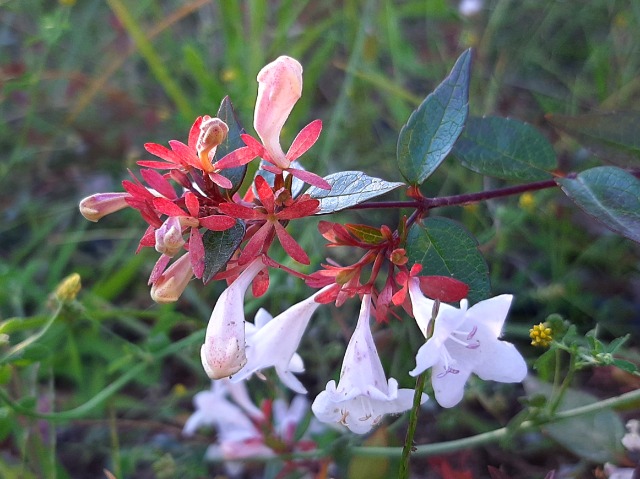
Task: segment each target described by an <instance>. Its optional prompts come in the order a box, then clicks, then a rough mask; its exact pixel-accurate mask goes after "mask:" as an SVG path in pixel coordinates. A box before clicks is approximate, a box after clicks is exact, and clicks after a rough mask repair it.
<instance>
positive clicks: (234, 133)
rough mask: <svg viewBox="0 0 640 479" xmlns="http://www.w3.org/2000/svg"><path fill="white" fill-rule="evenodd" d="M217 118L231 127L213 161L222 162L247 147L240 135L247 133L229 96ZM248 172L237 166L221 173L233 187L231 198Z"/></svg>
mask: <svg viewBox="0 0 640 479" xmlns="http://www.w3.org/2000/svg"><path fill="white" fill-rule="evenodd" d="M217 117H218V118H220V119H221V120H222V121H224V122H225V123H226V124H227V126H228V127H229V133H228V134H227V139H226V140H225V141H223V142H222V143H221V144H220V145H218V149H217V150H216V156H215V158H214V160H213V161H214V162H216V161H218V160H221V159H222V158H224V156H225V155H227V154H229V153H231V152H232V151H235V150H237V149H238V148H242V147H243V146H245V144H244V142H243V141H242V139H241V138H240V135H241V134H243V133H244V132H245V131H244V129H243V128H242V126H241V125H240V122H239V121H238V118H237V117H236V113H235V111H234V110H233V105H232V104H231V100H229V97H228V96H225V97H224V99H223V100H222V103H221V104H220V108H219V109H218V113H217ZM246 172H247V165H242V166H237V167H236V168H228V169H226V170H222V171H221V172H220V174H221V175H222V176H224V177H226V178H228V179H229V181H231V184H232V185H233V186H232V187H231V189H230V190H229V196H232V195H233V194H234V193H235V192H236V191H237V190H238V188H240V185H241V184H242V180H244V175H245V174H246Z"/></svg>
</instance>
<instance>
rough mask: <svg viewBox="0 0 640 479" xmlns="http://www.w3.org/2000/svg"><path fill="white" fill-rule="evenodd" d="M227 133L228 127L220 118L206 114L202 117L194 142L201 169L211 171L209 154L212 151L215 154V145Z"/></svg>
mask: <svg viewBox="0 0 640 479" xmlns="http://www.w3.org/2000/svg"><path fill="white" fill-rule="evenodd" d="M228 133H229V127H228V126H227V124H226V123H225V122H224V121H222V120H221V119H220V118H211V117H210V116H208V115H205V116H204V117H203V119H202V123H201V124H200V136H198V142H197V143H196V151H197V153H198V157H199V158H200V162H201V163H202V170H203V171H206V172H207V173H211V172H212V171H213V167H212V166H211V159H210V158H209V156H210V154H211V153H212V152H213V154H215V149H216V147H217V146H218V145H219V144H221V143H222V142H223V141H224V140H225V139H226V138H227V134H228Z"/></svg>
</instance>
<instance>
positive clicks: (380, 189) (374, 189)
mask: <svg viewBox="0 0 640 479" xmlns="http://www.w3.org/2000/svg"><path fill="white" fill-rule="evenodd" d="M324 179H325V180H327V182H328V183H329V184H330V185H331V189H330V190H323V189H322V188H317V187H315V186H312V187H311V188H309V189H308V190H307V194H308V195H310V196H311V197H312V198H315V199H317V200H320V209H319V210H318V212H317V213H316V214H317V215H323V214H327V213H333V212H334V211H340V210H343V209H345V208H349V207H350V206H354V205H357V204H360V203H363V202H365V201H367V200H370V199H371V198H375V197H376V196H380V195H383V194H385V193H388V192H389V191H392V190H395V189H396V188H399V187H401V186H403V185H404V183H400V182H397V181H396V182H391V181H385V180H381V179H380V178H374V177H372V176H367V175H365V174H364V173H363V172H362V171H341V172H339V173H333V174H331V175H329V176H325V178H324Z"/></svg>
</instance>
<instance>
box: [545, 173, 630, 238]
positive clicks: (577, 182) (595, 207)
mask: <svg viewBox="0 0 640 479" xmlns="http://www.w3.org/2000/svg"><path fill="white" fill-rule="evenodd" d="M556 181H557V182H558V184H559V185H560V186H561V187H562V190H563V191H564V192H565V194H566V195H567V196H568V197H569V198H571V200H573V201H574V202H575V203H576V204H577V205H578V206H579V207H580V208H582V210H584V212H585V213H587V214H588V215H590V216H592V217H593V218H595V219H596V220H598V221H600V222H601V223H602V224H604V225H605V226H607V227H608V228H610V229H612V230H613V231H615V232H616V233H618V234H621V235H622V236H626V237H627V238H629V239H632V240H633V241H636V242H640V180H638V179H637V178H636V177H635V176H633V175H632V174H630V173H627V172H626V171H624V170H621V169H620V168H616V167H614V166H599V167H597V168H591V169H589V170H586V171H583V172H582V173H579V174H578V175H577V176H575V177H566V178H558V179H557V180H556Z"/></svg>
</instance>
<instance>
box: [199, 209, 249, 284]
mask: <svg viewBox="0 0 640 479" xmlns="http://www.w3.org/2000/svg"><path fill="white" fill-rule="evenodd" d="M244 233H245V225H244V222H243V221H240V220H236V224H235V225H234V226H232V227H231V228H229V229H228V230H224V231H210V230H207V231H206V232H205V233H204V234H203V235H202V242H203V243H204V274H203V275H202V281H203V282H204V283H207V282H208V281H210V280H211V278H213V277H214V276H215V275H216V273H218V271H220V270H222V268H224V267H225V266H226V265H227V263H228V262H229V260H230V259H231V256H232V255H233V252H234V251H235V250H236V249H238V246H240V243H242V239H243V238H244Z"/></svg>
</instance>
